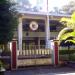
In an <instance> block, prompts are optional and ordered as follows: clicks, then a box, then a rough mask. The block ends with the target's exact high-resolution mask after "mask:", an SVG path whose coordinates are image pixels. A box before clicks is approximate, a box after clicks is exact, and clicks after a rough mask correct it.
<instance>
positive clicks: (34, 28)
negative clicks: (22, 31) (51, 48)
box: [30, 21, 38, 31]
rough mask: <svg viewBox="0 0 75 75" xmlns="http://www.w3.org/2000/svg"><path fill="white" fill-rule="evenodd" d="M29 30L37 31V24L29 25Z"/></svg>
mask: <svg viewBox="0 0 75 75" xmlns="http://www.w3.org/2000/svg"><path fill="white" fill-rule="evenodd" d="M30 29H31V30H33V31H35V30H37V29H38V23H37V22H35V21H32V22H31V23H30Z"/></svg>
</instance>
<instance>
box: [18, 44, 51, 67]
mask: <svg viewBox="0 0 75 75" xmlns="http://www.w3.org/2000/svg"><path fill="white" fill-rule="evenodd" d="M17 56H18V60H17V65H18V66H32V65H49V64H52V61H51V50H50V49H49V48H45V45H41V46H40V47H39V46H37V45H29V46H26V47H25V50H18V51H17Z"/></svg>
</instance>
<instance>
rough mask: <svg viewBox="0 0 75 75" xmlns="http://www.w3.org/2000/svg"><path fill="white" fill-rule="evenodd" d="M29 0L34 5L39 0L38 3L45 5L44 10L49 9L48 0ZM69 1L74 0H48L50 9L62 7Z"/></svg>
mask: <svg viewBox="0 0 75 75" xmlns="http://www.w3.org/2000/svg"><path fill="white" fill-rule="evenodd" d="M15 1H17V0H15ZM29 1H30V3H31V4H32V6H35V5H36V4H37V1H38V2H39V4H38V5H41V6H42V7H43V9H42V11H46V10H47V0H29ZM69 1H73V0H48V7H49V11H50V10H53V7H58V8H61V7H62V6H63V5H66V4H68V2H69ZM40 3H41V4H40Z"/></svg>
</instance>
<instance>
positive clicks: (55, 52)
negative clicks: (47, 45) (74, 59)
mask: <svg viewBox="0 0 75 75" xmlns="http://www.w3.org/2000/svg"><path fill="white" fill-rule="evenodd" d="M58 64H59V45H58V40H54V65H58Z"/></svg>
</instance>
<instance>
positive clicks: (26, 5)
mask: <svg viewBox="0 0 75 75" xmlns="http://www.w3.org/2000/svg"><path fill="white" fill-rule="evenodd" d="M17 3H18V6H17V7H18V8H17V9H20V10H24V11H31V10H32V9H31V4H30V2H29V0H17Z"/></svg>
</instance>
